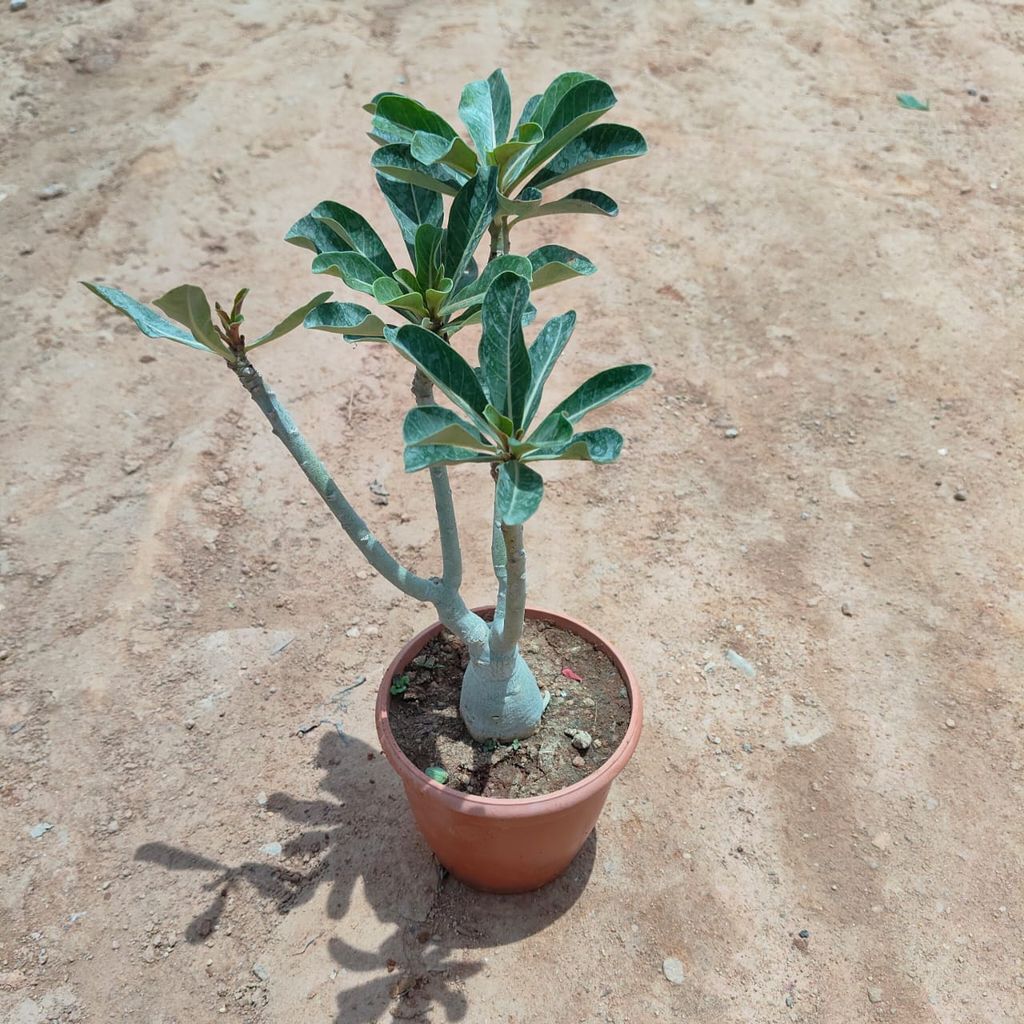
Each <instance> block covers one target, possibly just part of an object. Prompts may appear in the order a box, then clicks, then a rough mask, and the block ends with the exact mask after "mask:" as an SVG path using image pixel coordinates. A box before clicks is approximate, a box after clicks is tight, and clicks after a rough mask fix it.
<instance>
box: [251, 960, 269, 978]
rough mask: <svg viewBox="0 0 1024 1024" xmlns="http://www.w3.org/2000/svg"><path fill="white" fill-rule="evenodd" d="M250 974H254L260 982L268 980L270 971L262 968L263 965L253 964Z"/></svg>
mask: <svg viewBox="0 0 1024 1024" xmlns="http://www.w3.org/2000/svg"><path fill="white" fill-rule="evenodd" d="M252 973H253V974H255V975H256V977H257V978H259V979H260V981H269V980H270V971H268V970H267V969H266V967H264V966H263V964H253V965H252Z"/></svg>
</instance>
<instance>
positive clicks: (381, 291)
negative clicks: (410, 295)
mask: <svg viewBox="0 0 1024 1024" xmlns="http://www.w3.org/2000/svg"><path fill="white" fill-rule="evenodd" d="M404 294H405V289H404V288H403V287H402V286H401V285H400V284H399V283H398V282H397V281H396V280H395V279H394V278H393V277H378V278H377V280H376V281H374V282H373V297H374V298H375V299H376V300H377V301H378V302H380V303H382V304H383V305H385V306H386V305H387V304H388V303H389V302H393V301H394V300H395V299H397V298H398V297H399V296H400V295H404Z"/></svg>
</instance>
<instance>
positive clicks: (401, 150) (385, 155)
mask: <svg viewBox="0 0 1024 1024" xmlns="http://www.w3.org/2000/svg"><path fill="white" fill-rule="evenodd" d="M370 163H371V164H372V165H373V166H374V167H375V168H376V169H377V170H378V171H380V173H381V174H386V175H388V177H391V178H397V179H398V180H399V181H406V182H408V183H409V184H410V185H417V186H419V187H420V188H426V189H430V190H431V191H433V192H443V193H444V194H445V195H448V196H454V195H456V194H457V193H458V191H459V188H460V187H461V186H462V184H463V183H464V182H465V180H466V175H464V174H461V173H458V172H456V171H452V170H450V169H449V168H448V167H446V166H445V165H444V164H431V165H430V166H429V167H428V166H427V165H426V164H424V163H421V162H420V161H419V160H417V159H416V158H415V157H414V156H413V155H412V153H410V152H409V147H408V146H407V145H394V146H383V147H382V148H380V149H378V150H377V151H376V152H375V153H374V154H373V156H372V157H371V158H370Z"/></svg>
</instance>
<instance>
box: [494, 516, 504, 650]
mask: <svg viewBox="0 0 1024 1024" xmlns="http://www.w3.org/2000/svg"><path fill="white" fill-rule="evenodd" d="M491 562H492V563H493V564H494V576H495V578H496V579H497V581H498V599H497V601H496V602H495V604H494V629H495V631H496V632H500V631H501V630H502V629H503V628H504V625H505V603H506V600H507V597H508V559H507V558H506V556H505V538H504V537H503V536H502V535H501V520H500V519H499V518H498V514H497V512H495V515H494V524H493V526H492V527H491Z"/></svg>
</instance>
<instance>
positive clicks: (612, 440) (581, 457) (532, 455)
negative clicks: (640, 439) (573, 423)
mask: <svg viewBox="0 0 1024 1024" xmlns="http://www.w3.org/2000/svg"><path fill="white" fill-rule="evenodd" d="M566 422H568V421H566ZM570 429H571V428H570ZM621 452H622V435H621V434H620V433H619V432H618V431H617V430H612V428H611V427H601V428H600V429H599V430H587V431H584V432H583V433H581V434H574V435H573V436H572V437H571V438H570V439H569V440H568V441H566V442H565V443H564V444H561V445H556V446H554V447H549V446H547V445H544V446H542V447H538V449H537V450H536V451H533V452H529V453H528V454H527V455H524V456H523V458H524V459H526V461H528V462H542V461H556V460H557V461H568V460H577V461H586V462H596V463H598V464H601V463H607V462H614V461H615V460H616V459H617V458H618V457H619V455H620V453H621Z"/></svg>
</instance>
